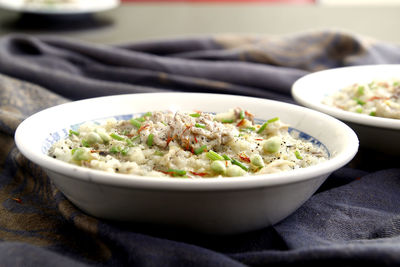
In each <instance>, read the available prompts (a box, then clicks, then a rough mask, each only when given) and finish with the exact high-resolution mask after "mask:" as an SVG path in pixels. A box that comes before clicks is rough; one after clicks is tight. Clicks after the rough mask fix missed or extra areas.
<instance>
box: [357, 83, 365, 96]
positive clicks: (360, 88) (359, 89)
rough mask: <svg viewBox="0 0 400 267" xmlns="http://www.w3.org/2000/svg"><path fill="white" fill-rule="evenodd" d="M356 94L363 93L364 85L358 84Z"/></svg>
mask: <svg viewBox="0 0 400 267" xmlns="http://www.w3.org/2000/svg"><path fill="white" fill-rule="evenodd" d="M357 94H358V95H363V94H364V86H362V85H360V86H359V87H358V88H357Z"/></svg>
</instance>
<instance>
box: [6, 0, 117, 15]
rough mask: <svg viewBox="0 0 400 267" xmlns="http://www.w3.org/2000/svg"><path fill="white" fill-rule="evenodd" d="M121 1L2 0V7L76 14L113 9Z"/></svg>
mask: <svg viewBox="0 0 400 267" xmlns="http://www.w3.org/2000/svg"><path fill="white" fill-rule="evenodd" d="M119 2H120V0H96V1H93V0H77V1H75V2H64V3H62V2H60V3H50V2H46V1H44V0H43V1H37V2H34V1H32V2H27V1H26V0H12V1H10V0H0V8H4V9H9V10H14V11H19V12H26V13H33V14H41V15H74V14H85V13H94V12H101V11H105V10H109V9H113V8H115V7H117V6H118V5H119Z"/></svg>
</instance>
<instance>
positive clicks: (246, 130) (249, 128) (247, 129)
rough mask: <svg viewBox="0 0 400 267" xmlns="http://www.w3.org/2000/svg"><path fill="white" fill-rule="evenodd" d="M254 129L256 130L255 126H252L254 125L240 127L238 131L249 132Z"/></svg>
mask: <svg viewBox="0 0 400 267" xmlns="http://www.w3.org/2000/svg"><path fill="white" fill-rule="evenodd" d="M255 130H256V128H254V127H246V128H244V129H240V130H239V131H240V132H246V133H249V132H254V131H255Z"/></svg>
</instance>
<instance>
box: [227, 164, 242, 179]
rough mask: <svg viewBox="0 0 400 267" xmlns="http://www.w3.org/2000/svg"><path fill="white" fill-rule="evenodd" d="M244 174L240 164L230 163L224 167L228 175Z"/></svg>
mask: <svg viewBox="0 0 400 267" xmlns="http://www.w3.org/2000/svg"><path fill="white" fill-rule="evenodd" d="M245 174H246V171H244V170H243V169H242V168H240V166H236V165H232V166H229V167H228V168H227V169H226V175H227V176H229V177H236V176H243V175H245Z"/></svg>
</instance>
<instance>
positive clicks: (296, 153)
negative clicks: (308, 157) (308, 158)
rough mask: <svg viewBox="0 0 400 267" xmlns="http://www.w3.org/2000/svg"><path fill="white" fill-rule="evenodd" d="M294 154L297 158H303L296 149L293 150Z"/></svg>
mask: <svg viewBox="0 0 400 267" xmlns="http://www.w3.org/2000/svg"><path fill="white" fill-rule="evenodd" d="M294 155H295V156H296V158H297V159H303V157H302V156H301V155H300V152H299V151H298V150H296V151H295V152H294Z"/></svg>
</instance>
